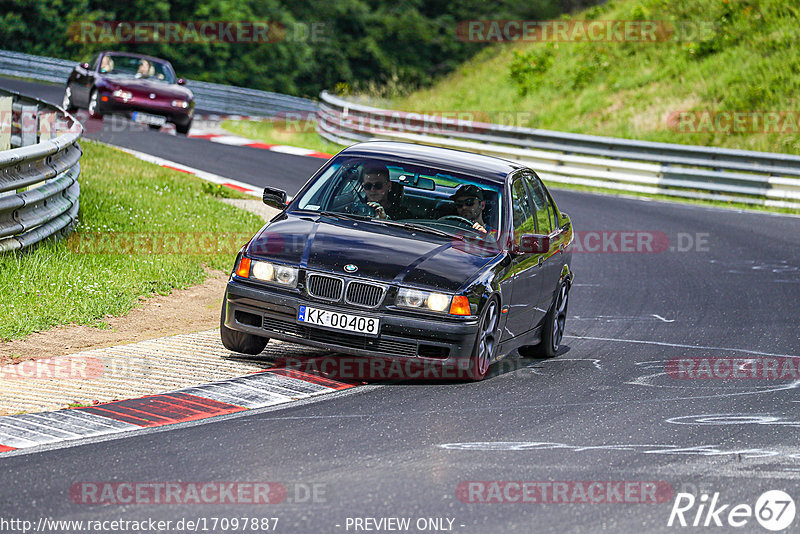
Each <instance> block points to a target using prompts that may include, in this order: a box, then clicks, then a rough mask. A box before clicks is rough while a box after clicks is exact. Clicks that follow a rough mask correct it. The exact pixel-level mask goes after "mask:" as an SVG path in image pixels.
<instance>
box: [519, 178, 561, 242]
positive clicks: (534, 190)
mask: <svg viewBox="0 0 800 534" xmlns="http://www.w3.org/2000/svg"><path fill="white" fill-rule="evenodd" d="M525 181H526V182H527V183H528V187H529V188H530V190H531V199H532V200H533V205H534V210H535V211H536V223H537V226H538V228H539V233H540V234H550V233H551V232H552V231H553V222H552V221H553V217H554V214H553V213H552V208H551V207H550V202H549V200H548V196H547V194H546V193H545V192H544V189H542V184H541V182H540V181H539V179H538V178H536V177H535V176H533V175H532V174H525Z"/></svg>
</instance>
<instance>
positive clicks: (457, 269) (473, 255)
mask: <svg viewBox="0 0 800 534" xmlns="http://www.w3.org/2000/svg"><path fill="white" fill-rule="evenodd" d="M247 253H248V255H249V256H250V257H253V258H257V259H258V258H261V259H265V260H274V261H278V262H283V263H289V264H293V265H300V266H301V267H305V268H307V269H310V270H317V271H326V272H331V273H335V274H337V275H340V276H353V277H363V278H368V279H371V280H377V281H381V282H386V283H395V284H406V285H410V286H414V287H422V288H431V289H438V290H442V291H450V292H455V291H457V290H458V289H459V288H461V287H462V286H463V285H464V283H465V282H467V281H468V280H469V279H470V278H471V277H472V276H473V275H474V274H475V273H476V272H477V271H478V270H479V269H481V268H482V267H483V266H485V265H486V264H487V263H489V262H490V261H491V259H492V258H493V257H495V256H496V255H497V253H498V251H497V250H493V251H487V250H486V249H485V248H481V247H469V246H464V242H463V241H461V240H459V239H456V238H446V237H440V236H436V235H430V234H427V233H423V232H413V233H412V231H410V230H406V229H404V228H398V227H392V226H384V225H382V224H380V223H373V222H368V221H351V220H341V219H335V218H328V217H294V216H289V217H287V218H284V219H283V220H277V221H274V222H272V223H271V224H269V225H267V226H266V227H264V228H263V229H262V230H261V232H259V233H258V234H257V235H256V237H255V238H253V240H252V241H251V243H250V246H249V249H248V251H247ZM345 265H355V266H356V267H357V268H358V270H357V271H356V272H355V273H352V274H349V273H347V272H346V271H345V270H344V266H345Z"/></svg>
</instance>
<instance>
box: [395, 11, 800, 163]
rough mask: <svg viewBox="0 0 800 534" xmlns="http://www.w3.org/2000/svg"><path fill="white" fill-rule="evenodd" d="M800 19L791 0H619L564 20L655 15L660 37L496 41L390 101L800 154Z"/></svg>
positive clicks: (497, 118)
mask: <svg viewBox="0 0 800 534" xmlns="http://www.w3.org/2000/svg"><path fill="white" fill-rule="evenodd" d="M798 19H800V5H799V4H794V3H792V2H784V1H782V0H693V1H692V2H669V1H667V0H631V1H627V0H614V1H610V2H608V3H606V4H604V5H601V6H597V7H594V8H590V9H588V10H586V11H583V12H581V13H577V14H576V15H574V16H572V17H569V18H565V20H568V21H573V22H571V23H570V24H571V25H572V26H571V27H573V28H574V27H575V24H576V23H575V22H574V21H579V20H583V21H586V20H602V21H652V22H654V23H655V25H656V27H657V31H656V41H655V42H652V41H649V40H648V39H647V37H650V35H642V37H643V39H640V40H624V39H623V42H617V41H613V40H612V41H609V40H601V41H590V40H583V41H580V40H577V41H576V40H572V37H573V35H575V34H574V33H571V34H568V39H566V40H564V39H563V38H562V39H559V40H550V41H542V40H539V41H536V42H533V41H528V42H519V41H517V42H503V43H496V44H494V45H492V46H489V47H488V48H486V49H484V50H483V51H482V52H481V53H479V54H478V55H477V56H476V57H474V58H473V59H472V60H470V61H468V62H467V63H465V64H464V65H462V66H461V67H460V68H458V69H457V70H456V71H455V72H454V73H452V74H451V75H449V76H447V77H445V78H443V79H442V80H441V81H440V82H439V83H437V84H435V85H434V86H433V87H431V88H429V89H425V90H420V91H417V92H414V93H412V94H410V95H408V96H406V97H402V98H397V99H395V100H394V101H392V102H391V107H393V108H395V109H403V110H408V111H426V112H441V111H448V112H450V111H468V112H470V111H471V112H475V111H476V110H480V113H478V117H479V118H483V119H487V118H488V119H490V120H492V122H503V123H506V124H511V123H516V124H518V125H520V126H530V127H535V128H544V129H551V130H561V131H568V132H577V133H587V134H596V135H609V136H615V137H626V138H632V139H633V138H635V139H644V140H651V141H662V142H671V143H684V144H697V145H708V146H722V147H730V148H742V149H749V150H765V151H771V152H787V153H793V154H800V125H798V116H800V107H799V106H798V100H799V99H800V96H798V95H800V76H798V72H800V46H798V45H797V43H798V42H800V25H798V24H797V21H798ZM562 37H563V36H562ZM680 112H691V113H693V114H692V115H683V118H681V116H680V115H679V113H680ZM735 113H738V115H734V114H735ZM687 117H688V119H687ZM764 120H766V121H768V124H767V126H766V128H765V127H764V125H763V124H762V121H764ZM681 121H683V122H681ZM735 121H739V122H735ZM754 121H758V122H757V123H756V122H754ZM692 130H699V131H692ZM763 130H767V131H763Z"/></svg>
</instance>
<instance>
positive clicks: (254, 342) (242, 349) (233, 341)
mask: <svg viewBox="0 0 800 534" xmlns="http://www.w3.org/2000/svg"><path fill="white" fill-rule="evenodd" d="M227 307H228V299H227V298H223V299H222V312H221V313H220V317H219V334H220V338H222V345H223V346H224V347H225V348H226V349H228V350H229V351H231V352H239V353H242V354H261V352H262V351H263V350H264V347H266V346H267V343H269V338H268V337H261V336H256V335H253V334H246V333H245V332H239V331H238V330H231V329H230V328H228V327H227V326H225V308H227Z"/></svg>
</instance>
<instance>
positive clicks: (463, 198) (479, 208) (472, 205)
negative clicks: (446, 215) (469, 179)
mask: <svg viewBox="0 0 800 534" xmlns="http://www.w3.org/2000/svg"><path fill="white" fill-rule="evenodd" d="M450 200H452V201H453V203H454V204H455V205H456V212H458V215H459V216H460V217H464V218H465V219H467V220H469V221H471V222H472V223H474V224H473V225H472V227H473V228H474V229H475V230H477V231H479V232H481V233H483V234H485V233H488V232H489V231H490V229H489V225H488V224H486V222H485V221H484V220H483V210H484V208H485V207H486V201H485V200H484V199H483V189H481V188H480V187H478V186H477V185H472V184H464V185H462V186H460V187H459V188H458V189H456V192H455V194H454V195H452V196H451V197H450Z"/></svg>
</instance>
